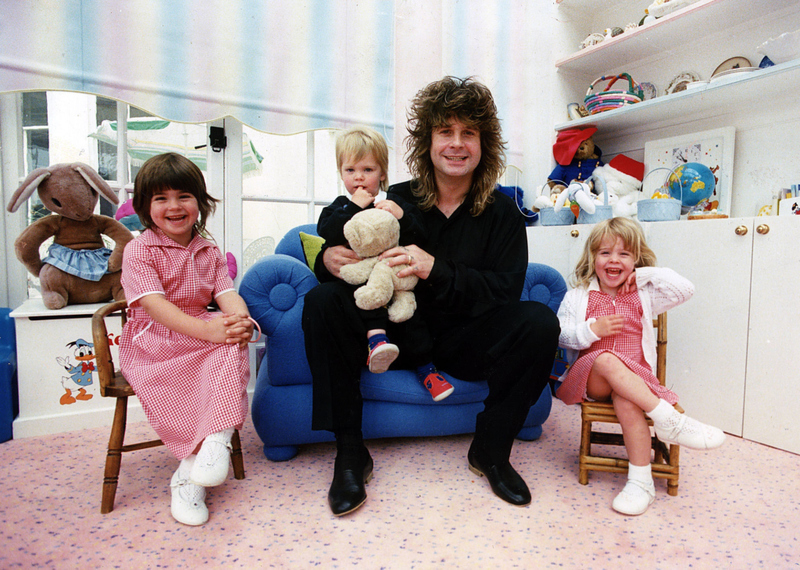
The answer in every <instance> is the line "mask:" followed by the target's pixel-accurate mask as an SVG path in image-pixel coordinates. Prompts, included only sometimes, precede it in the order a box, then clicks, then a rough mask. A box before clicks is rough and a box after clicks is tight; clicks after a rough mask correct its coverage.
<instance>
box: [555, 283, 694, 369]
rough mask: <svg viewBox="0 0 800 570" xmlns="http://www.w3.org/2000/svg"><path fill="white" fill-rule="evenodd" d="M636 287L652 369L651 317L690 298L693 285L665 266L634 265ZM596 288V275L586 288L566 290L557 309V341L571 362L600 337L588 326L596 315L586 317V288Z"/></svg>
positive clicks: (654, 349) (588, 289)
mask: <svg viewBox="0 0 800 570" xmlns="http://www.w3.org/2000/svg"><path fill="white" fill-rule="evenodd" d="M636 288H637V289H638V291H639V299H641V301H642V351H643V352H644V358H645V360H646V361H647V363H648V364H649V365H650V368H651V369H652V370H655V365H656V338H655V334H654V333H653V318H654V317H656V316H658V315H659V314H661V313H663V312H664V311H668V310H669V309H671V308H673V307H677V306H678V305H680V304H681V303H683V302H685V301H688V300H689V299H691V297H692V295H694V285H692V283H691V281H689V280H688V279H686V278H684V277H681V276H680V275H678V274H677V273H676V272H674V271H673V270H672V269H668V268H666V267H639V268H638V269H636ZM599 290H600V286H599V284H598V282H597V277H595V278H594V279H592V282H591V284H590V285H589V287H588V288H586V287H578V288H576V289H571V290H569V291H568V292H567V294H566V295H565V296H564V300H563V301H562V302H561V306H560V307H559V309H558V320H559V322H560V324H561V336H559V338H558V344H559V346H561V347H562V348H565V349H567V362H569V363H570V364H572V363H573V362H575V360H576V359H577V358H578V353H579V352H580V351H581V350H583V349H584V348H589V347H590V346H591V345H592V343H594V342H596V341H598V340H600V337H598V336H597V335H596V334H594V332H592V329H591V328H590V326H589V325H591V324H592V323H594V322H595V321H596V320H597V319H595V318H590V319H587V318H586V309H587V308H588V306H589V291H599ZM565 375H566V373H565ZM562 380H563V376H562Z"/></svg>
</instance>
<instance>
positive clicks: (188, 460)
mask: <svg viewBox="0 0 800 570" xmlns="http://www.w3.org/2000/svg"><path fill="white" fill-rule="evenodd" d="M195 457H197V456H196V455H188V456H186V457H185V458H184V459H182V460H181V464H180V465H179V466H178V472H179V473H180V475H178V477H180V478H181V479H188V478H189V474H190V473H191V472H192V465H194V460H195Z"/></svg>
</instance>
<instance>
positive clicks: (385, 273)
mask: <svg viewBox="0 0 800 570" xmlns="http://www.w3.org/2000/svg"><path fill="white" fill-rule="evenodd" d="M344 237H345V238H346V239H347V241H348V243H349V244H350V249H352V250H353V251H354V252H355V253H357V254H358V256H359V257H361V258H362V260H361V261H359V262H358V263H350V264H348V265H345V266H344V267H342V269H341V277H342V279H344V280H345V281H346V282H347V283H350V284H351V285H361V284H362V283H364V284H365V285H364V286H363V287H359V288H358V289H357V290H356V292H355V298H356V306H357V307H358V308H359V309H363V310H366V311H370V310H373V309H377V308H379V307H383V306H386V305H389V320H390V321H392V322H393V323H402V322H403V321H407V320H408V319H409V318H411V315H413V314H414V311H415V310H416V308H417V302H416V299H415V297H414V293H413V292H412V290H413V289H414V286H415V285H416V284H417V281H419V278H418V277H417V276H416V275H410V276H408V277H402V278H400V277H397V273H398V272H399V271H400V270H402V269H405V268H406V267H408V265H406V264H401V265H395V266H394V267H389V265H388V264H387V263H386V262H385V261H379V260H378V256H379V255H380V254H381V253H383V252H384V251H386V250H387V249H391V248H393V247H395V246H397V245H398V244H399V242H400V222H398V221H397V219H396V218H395V217H394V216H393V215H392V214H390V213H389V212H387V211H386V210H379V209H377V208H370V209H368V210H364V211H363V212H359V213H357V214H356V215H355V216H353V217H352V218H351V219H350V221H348V222H347V223H346V224H345V225H344ZM390 303H391V304H390Z"/></svg>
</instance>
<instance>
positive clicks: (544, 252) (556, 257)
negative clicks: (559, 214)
mask: <svg viewBox="0 0 800 570" xmlns="http://www.w3.org/2000/svg"><path fill="white" fill-rule="evenodd" d="M527 230H528V261H531V262H534V263H544V264H546V265H549V266H550V267H553V268H555V269H556V270H557V271H558V272H559V273H561V275H562V276H563V277H564V279H565V280H567V282H569V276H570V275H571V274H572V272H573V271H574V270H575V264H577V263H578V258H579V257H580V255H581V252H582V251H583V245H584V243H585V242H586V238H587V237H588V236H589V232H590V231H592V225H589V224H573V225H571V226H531V227H529V228H527Z"/></svg>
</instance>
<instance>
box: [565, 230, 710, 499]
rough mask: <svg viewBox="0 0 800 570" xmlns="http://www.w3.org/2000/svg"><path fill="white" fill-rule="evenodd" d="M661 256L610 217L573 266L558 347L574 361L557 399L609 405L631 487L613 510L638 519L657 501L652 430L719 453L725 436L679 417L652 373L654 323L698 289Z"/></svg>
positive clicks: (670, 394)
mask: <svg viewBox="0 0 800 570" xmlns="http://www.w3.org/2000/svg"><path fill="white" fill-rule="evenodd" d="M655 263H656V256H655V254H654V253H653V251H652V250H651V249H650V248H649V247H648V246H647V244H646V243H645V240H644V235H643V233H642V229H641V226H639V224H638V223H637V222H635V221H633V220H631V219H630V218H627V217H625V218H612V219H610V220H605V221H603V222H600V223H598V224H596V225H595V226H594V228H593V229H592V232H591V234H590V235H589V238H588V239H587V241H586V246H585V248H584V251H583V254H582V255H581V258H580V259H579V260H578V264H577V266H576V268H575V274H574V276H573V284H574V285H575V288H574V289H572V290H570V291H569V292H568V293H567V295H566V296H565V297H564V301H563V302H562V303H561V307H560V308H559V311H558V318H559V321H560V323H561V336H560V338H559V344H560V346H562V347H563V348H565V349H567V359H568V361H569V362H570V363H571V364H570V367H569V368H568V369H567V372H566V373H565V374H564V376H562V378H561V380H562V384H561V385H560V387H559V388H558V390H557V391H556V395H557V396H558V397H559V398H560V399H561V400H563V401H564V402H565V403H567V404H575V403H578V402H581V401H583V400H584V399H587V398H588V399H592V400H596V401H604V400H611V401H612V402H613V404H614V411H615V413H616V415H617V418H618V419H619V423H620V426H621V427H622V436H623V439H624V441H625V449H626V451H627V453H628V461H629V467H628V481H627V483H626V485H625V488H624V489H623V490H622V492H621V493H620V494H619V495H617V497H616V498H615V499H614V502H613V503H612V507H613V508H614V510H616V511H618V512H620V513H623V514H627V515H639V514H642V513H644V512H645V511H646V510H647V507H649V506H650V505H651V504H652V502H653V501H654V500H655V486H654V484H653V476H652V473H651V469H650V428H649V427H648V425H647V419H646V418H645V414H647V415H648V416H649V417H650V418H651V419H652V420H653V425H654V428H655V432H656V436H657V437H658V438H659V439H660V440H661V441H663V442H665V443H676V444H678V445H682V446H685V447H688V448H690V449H713V448H715V447H719V446H720V445H722V443H723V441H724V440H725V434H724V433H723V432H722V431H721V430H720V429H718V428H715V427H712V426H708V425H705V424H703V423H700V422H699V421H697V420H694V419H692V418H689V417H687V416H686V415H685V414H680V413H678V412H677V411H676V410H675V408H674V407H673V404H675V403H677V401H678V397H677V396H676V395H675V393H674V392H672V391H671V390H669V389H668V388H666V387H664V386H661V384H660V383H659V382H658V379H657V378H656V377H655V375H654V374H653V369H654V365H655V361H656V342H655V337H654V334H653V326H652V321H653V317H655V316H657V315H658V314H660V313H663V312H664V311H667V310H669V309H671V308H672V307H675V306H677V305H680V304H681V303H683V302H684V301H687V300H689V298H691V296H692V294H693V293H694V286H693V285H692V284H691V282H689V281H688V280H687V279H685V278H683V277H681V276H680V275H678V274H677V273H675V272H674V271H672V270H671V269H667V268H662V267H655Z"/></svg>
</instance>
